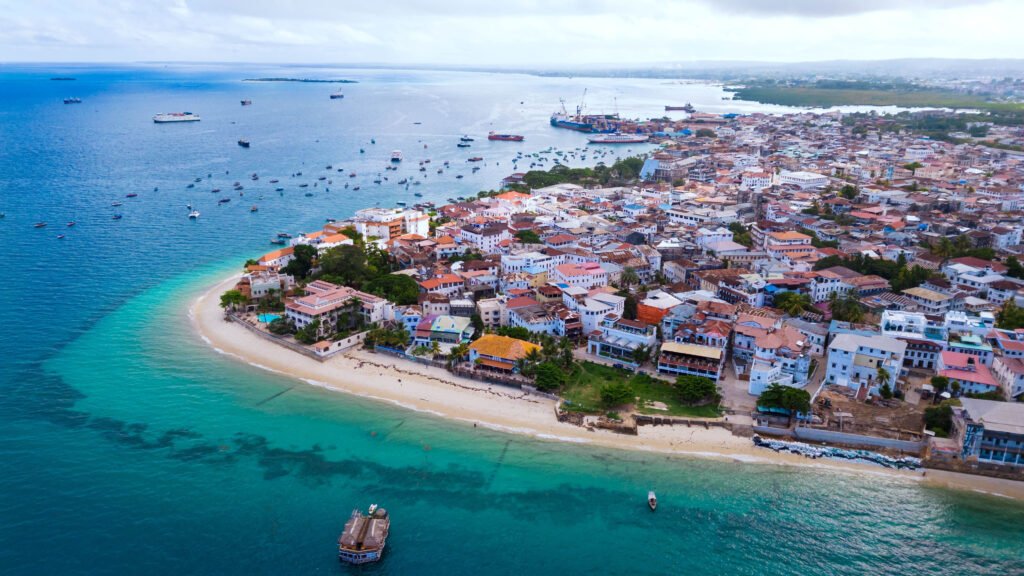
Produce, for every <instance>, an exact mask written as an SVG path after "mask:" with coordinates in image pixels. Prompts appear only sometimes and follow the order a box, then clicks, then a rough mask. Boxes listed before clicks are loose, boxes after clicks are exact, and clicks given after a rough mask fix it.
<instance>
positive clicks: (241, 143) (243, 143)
mask: <svg viewBox="0 0 1024 576" xmlns="http://www.w3.org/2000/svg"><path fill="white" fill-rule="evenodd" d="M238 145H239V146H241V147H242V148H248V147H249V141H248V140H246V139H244V138H243V139H241V140H239V141H238Z"/></svg>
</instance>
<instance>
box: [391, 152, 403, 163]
mask: <svg viewBox="0 0 1024 576" xmlns="http://www.w3.org/2000/svg"><path fill="white" fill-rule="evenodd" d="M391 161H392V162H401V161H402V151H401V150H394V151H392V152H391Z"/></svg>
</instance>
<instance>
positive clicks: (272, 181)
mask: <svg viewBox="0 0 1024 576" xmlns="http://www.w3.org/2000/svg"><path fill="white" fill-rule="evenodd" d="M278 182H279V180H278V179H277V178H271V179H270V183H271V184H277V183H278Z"/></svg>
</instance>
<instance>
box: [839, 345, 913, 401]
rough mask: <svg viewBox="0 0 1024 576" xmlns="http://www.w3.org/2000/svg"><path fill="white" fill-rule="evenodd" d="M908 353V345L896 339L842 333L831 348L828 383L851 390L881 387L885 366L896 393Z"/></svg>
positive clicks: (890, 383) (891, 385) (890, 384)
mask: <svg viewBox="0 0 1024 576" xmlns="http://www.w3.org/2000/svg"><path fill="white" fill-rule="evenodd" d="M906 350H907V343H906V342H903V341H902V340H897V339H895V338H887V337H885V336H875V337H868V336H862V335H860V334H839V335H838V336H836V337H835V339H833V340H832V343H831V344H829V346H828V368H827V371H826V372H825V381H826V382H828V383H829V384H838V385H840V386H849V387H851V388H860V387H861V386H862V385H867V386H869V387H875V386H876V385H879V384H881V383H880V382H878V375H879V371H878V368H880V367H881V368H883V369H884V370H885V371H886V372H888V374H889V380H888V382H889V386H890V387H892V388H893V389H894V390H895V389H896V378H897V377H898V376H899V375H900V370H901V369H902V367H903V355H904V353H905V352H906Z"/></svg>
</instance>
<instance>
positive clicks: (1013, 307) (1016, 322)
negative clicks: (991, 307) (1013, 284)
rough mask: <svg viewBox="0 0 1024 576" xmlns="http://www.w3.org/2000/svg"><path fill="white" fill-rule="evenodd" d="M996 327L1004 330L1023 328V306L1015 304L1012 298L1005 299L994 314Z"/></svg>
mask: <svg viewBox="0 0 1024 576" xmlns="http://www.w3.org/2000/svg"><path fill="white" fill-rule="evenodd" d="M996 327H997V328H1003V329H1006V330H1016V329H1018V328H1024V308H1021V307H1020V306H1017V303H1016V302H1014V301H1013V298H1010V299H1009V300H1007V301H1006V303H1004V304H1003V308H1002V309H1001V310H999V314H997V315H996Z"/></svg>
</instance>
